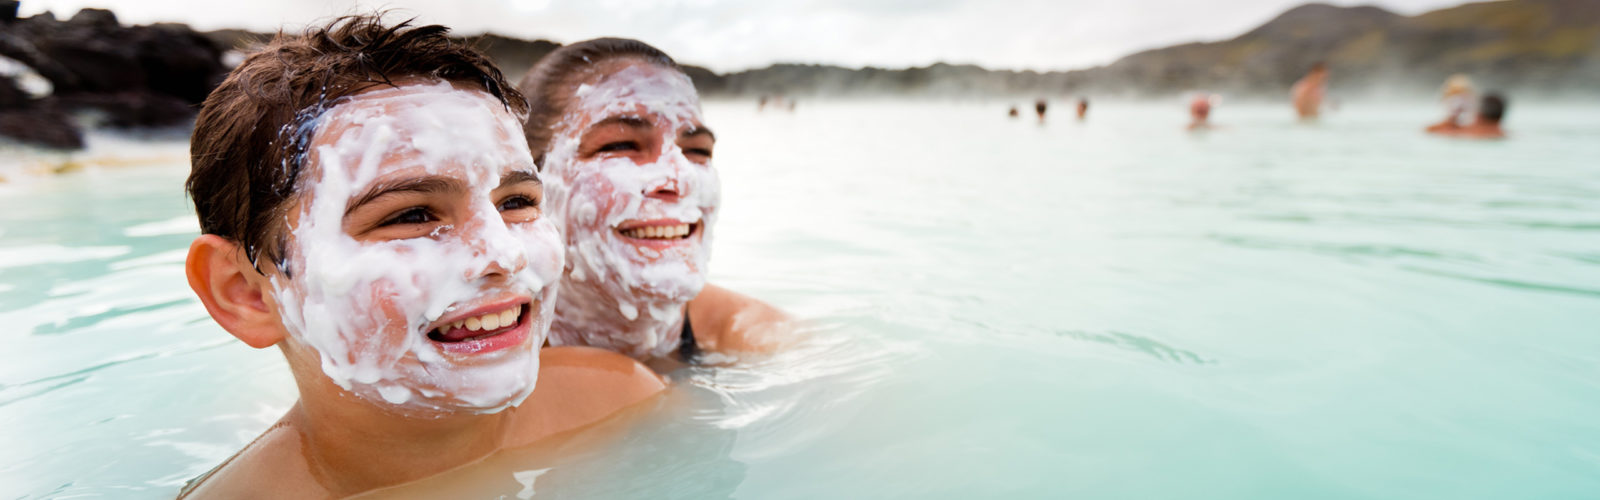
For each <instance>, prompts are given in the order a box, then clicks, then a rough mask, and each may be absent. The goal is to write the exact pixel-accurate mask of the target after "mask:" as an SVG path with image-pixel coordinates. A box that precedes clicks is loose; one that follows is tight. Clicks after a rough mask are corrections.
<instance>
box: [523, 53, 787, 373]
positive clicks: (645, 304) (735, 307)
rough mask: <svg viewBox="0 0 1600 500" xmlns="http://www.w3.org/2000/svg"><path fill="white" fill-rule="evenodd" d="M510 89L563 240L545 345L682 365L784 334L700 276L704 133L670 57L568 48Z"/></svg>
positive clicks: (708, 226)
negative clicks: (523, 113)
mask: <svg viewBox="0 0 1600 500" xmlns="http://www.w3.org/2000/svg"><path fill="white" fill-rule="evenodd" d="M521 88H522V91H523V94H524V95H527V96H528V99H529V102H530V109H531V110H532V111H531V112H530V113H529V116H528V120H527V122H526V123H525V125H524V132H525V133H526V135H527V139H528V146H529V149H530V150H531V151H533V153H534V154H535V155H536V157H537V160H536V162H537V163H538V165H539V166H540V168H541V169H542V170H541V171H542V173H543V174H544V175H545V177H546V178H547V181H546V187H545V192H546V193H547V194H548V195H549V200H550V203H549V212H550V214H551V215H552V216H554V217H555V218H556V219H557V220H558V221H559V222H558V223H559V224H560V225H561V227H562V228H563V232H564V234H565V236H566V242H567V269H566V272H565V273H564V274H563V276H562V281H561V293H560V294H559V296H558V297H559V298H558V301H559V302H560V304H559V305H558V307H557V308H556V309H557V311H558V312H557V314H556V320H555V323H554V325H553V326H552V327H551V334H550V344H551V345H588V346H596V347H603V348H607V349H611V350H615V351H617V352H621V353H623V354H626V355H629V356H633V357H636V358H639V359H646V360H653V359H677V360H680V361H685V362H692V361H694V360H695V358H696V356H697V354H699V353H701V352H717V353H735V352H765V351H770V350H772V349H774V348H776V347H777V346H778V345H779V343H780V342H782V341H783V340H785V339H787V337H788V332H789V328H788V326H787V325H788V323H789V318H788V316H787V315H785V314H784V313H783V312H782V311H780V310H778V309H776V308H774V307H772V306H770V305H767V304H766V303H764V302H761V301H760V300H756V299H754V298H751V297H748V296H745V295H741V294H738V293H735V292H733V291H731V290H728V289H725V288H722V287H718V286H716V285H711V284H707V283H706V278H705V276H706V265H707V263H708V261H709V258H710V251H711V247H710V246H711V235H712V231H713V229H714V227H715V223H716V217H717V213H718V210H719V205H720V199H721V187H720V185H719V181H718V178H717V172H716V170H715V169H714V168H712V165H711V158H712V154H713V149H714V148H715V146H716V136H715V135H714V134H713V133H712V132H711V129H710V128H707V127H706V124H705V121H704V119H703V118H702V116H701V113H700V98H699V95H698V94H697V93H696V92H695V89H694V85H693V83H691V82H690V80H689V77H688V76H686V75H685V74H684V73H683V71H681V70H680V69H678V66H677V64H676V63H675V62H673V60H672V58H671V57H668V56H667V55H666V54H665V53H662V52H661V51H660V50H657V49H656V48H655V47H651V46H649V45H647V44H645V43H643V42H639V41H637V40H627V39H618V38H600V39H595V40H588V41H584V42H578V43H574V44H571V45H567V46H565V47H562V48H560V49H557V50H556V51H555V52H552V53H551V54H549V55H547V56H545V57H544V58H543V59H541V60H540V61H539V63H538V64H537V65H535V66H534V67H533V68H532V69H530V70H529V71H528V74H527V75H526V76H525V77H523V79H522V84H521Z"/></svg>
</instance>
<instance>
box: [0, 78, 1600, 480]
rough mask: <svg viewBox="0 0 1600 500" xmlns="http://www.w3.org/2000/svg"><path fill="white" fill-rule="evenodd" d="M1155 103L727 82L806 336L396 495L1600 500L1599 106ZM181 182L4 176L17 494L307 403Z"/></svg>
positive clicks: (732, 152) (744, 176)
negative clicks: (853, 92) (793, 108)
mask: <svg viewBox="0 0 1600 500" xmlns="http://www.w3.org/2000/svg"><path fill="white" fill-rule="evenodd" d="M1162 104H1166V103H1155V104H1125V103H1124V104H1119V103H1114V102H1104V103H1097V105H1096V107H1097V108H1096V109H1097V111H1096V113H1095V114H1094V115H1093V116H1091V117H1090V119H1089V120H1088V121H1087V122H1082V123H1079V122H1071V121H1059V122H1049V123H1046V124H1044V125H1042V126H1041V125H1036V124H1034V123H1032V122H1031V121H1019V122H1012V121H1009V120H1007V119H1006V118H1005V117H1004V113H1003V110H1004V108H1003V106H990V105H979V104H950V103H942V104H926V103H923V104H919V103H909V102H854V103H825V102H817V103H813V104H812V105H810V106H807V107H806V108H805V109H803V110H801V111H799V112H797V113H794V114H769V115H762V114H757V113H755V111H754V107H753V106H752V105H748V103H712V104H710V105H708V109H707V115H708V119H709V120H710V121H711V122H712V124H713V126H714V127H716V128H717V130H718V136H719V144H718V152H717V154H718V157H717V162H718V166H719V169H720V171H721V175H722V178H723V182H724V186H725V187H724V191H725V194H724V195H725V197H726V199H725V200H724V202H725V206H726V208H727V210H725V211H724V215H723V217H722V220H721V221H720V222H719V224H722V227H720V228H719V230H718V241H717V242H716V257H715V259H714V265H713V266H712V272H713V281H716V282H718V283H720V284H723V285H725V286H729V287H730V288H733V289H737V290H740V291H744V292H747V293H751V294H753V295H756V296H759V297H762V298H765V299H768V300H769V301H771V302H773V303H775V304H778V305H779V306H781V307H784V308H786V309H788V310H790V311H792V312H794V313H796V314H797V315H799V316H802V317H805V318H810V319H811V323H810V324H811V328H812V329H813V330H812V331H811V332H809V334H808V335H809V336H810V337H811V339H812V340H811V341H810V342H808V343H806V344H805V345H803V346H801V347H799V348H796V349H794V350H792V351H788V352H784V353H782V354H780V355H777V356H774V357H772V358H770V359H765V360H759V361H755V362H749V363H745V364H735V365H728V366H706V367H693V368H685V369H682V370H680V371H678V372H675V373H672V374H670V377H671V379H672V382H673V383H672V389H671V390H670V391H669V392H668V393H667V394H666V395H664V396H662V397H661V398H658V399H656V400H654V401H652V402H650V403H648V404H644V405H641V406H640V407H637V408H634V409H632V410H630V411H628V412H626V413H625V414H624V415H619V416H618V417H617V418H615V419H613V420H612V421H610V422H608V423H606V424H603V425H600V426H596V427H594V428H591V429H586V430H583V431H581V432H576V433H573V434H570V435H567V436H563V437H561V438H559V439H557V440H555V441H553V442H552V443H548V446H542V447H535V448H530V449H526V450H515V451H513V452H508V453H506V454H503V455H501V456H497V457H494V458H493V459H490V460H486V461H485V462H483V463H481V464H478V465H476V466H474V467H469V468H466V469H463V470H461V471H457V472H455V473H452V474H451V475H450V476H447V477H442V478H438V479H437V480H435V481H433V482H430V483H425V484H418V485H413V488H411V489H408V490H403V491H395V492H389V493H392V494H396V495H402V496H403V495H406V494H408V493H409V494H415V495H418V496H421V497H428V496H430V494H431V495H432V496H433V497H437V496H438V495H437V493H438V492H439V491H438V488H442V489H443V490H444V491H447V492H452V493H456V494H457V495H456V496H464V497H473V496H487V497H495V496H504V497H506V498H527V497H529V496H530V495H534V494H535V493H536V494H537V496H539V497H545V496H555V497H571V498H637V497H652V498H671V497H687V498H733V497H739V498H749V497H757V498H818V497H840V496H843V497H855V498H874V497H946V498H965V497H985V498H992V497H1015V496H1022V497H1037V496H1042V495H1044V494H1045V493H1046V492H1048V493H1049V495H1047V496H1068V497H1071V496H1077V497H1090V498H1104V497H1161V498H1173V497H1213V498H1215V497H1224V498H1285V497H1304V496H1325V497H1384V498H1395V497H1403V498H1419V497H1434V498H1462V497H1483V498H1511V497H1516V498H1530V497H1581V496H1586V495H1590V494H1592V493H1593V492H1594V491H1600V474H1596V473H1595V471H1596V467H1600V458H1597V457H1600V423H1597V422H1600V335H1597V333H1600V330H1597V329H1596V326H1595V325H1600V287H1597V286H1596V283H1600V251H1597V249H1600V163H1597V162H1594V161H1592V159H1593V158H1597V157H1600V141H1594V140H1592V138H1593V137H1596V136H1597V132H1600V127H1597V126H1596V125H1595V123H1594V121H1593V119H1592V116H1594V114H1595V112H1596V111H1597V110H1596V109H1594V108H1593V107H1592V106H1591V107H1589V108H1584V107H1582V106H1576V105H1560V106H1557V105H1550V106H1539V105H1537V104H1534V105H1519V107H1518V108H1517V109H1515V110H1513V113H1512V115H1511V116H1510V119H1509V122H1508V126H1509V128H1510V129H1511V131H1512V134H1513V138H1512V139H1511V140H1509V141H1504V142H1489V143H1478V142H1461V141H1451V140H1443V139H1438V138H1430V137H1425V136H1423V135H1422V134H1421V133H1420V132H1419V131H1418V130H1417V129H1418V125H1419V124H1420V123H1423V122H1425V121H1426V120H1428V119H1431V118H1432V117H1433V115H1434V111H1435V110H1433V109H1432V108H1430V107H1426V106H1417V107H1406V106H1379V105H1372V106H1367V107H1362V106H1360V105H1349V106H1346V107H1345V108H1344V109H1343V110H1341V111H1340V112H1339V113H1336V114H1334V115H1332V116H1330V117H1328V119H1327V120H1325V121H1324V122H1323V123H1321V124H1320V125H1318V126H1315V127H1303V126H1295V125H1294V124H1293V123H1292V118H1291V117H1290V116H1288V115H1289V113H1288V111H1287V110H1286V109H1282V108H1281V107H1252V106H1248V105H1241V104H1229V105H1226V106H1224V107H1221V108H1219V109H1218V110H1216V114H1215V116H1214V119H1215V120H1216V121H1217V122H1218V123H1220V124H1222V125H1225V126H1226V127H1227V128H1224V129H1221V130H1216V131H1213V132H1211V133H1209V134H1206V135H1205V136H1204V137H1195V136H1191V135H1189V134H1185V133H1183V132H1182V131H1181V128H1182V124H1183V120H1184V117H1183V114H1182V111H1183V110H1182V109H1181V107H1178V108H1174V107H1173V106H1164V105H1162ZM997 110H999V111H997ZM110 147H112V148H113V149H114V148H117V147H126V148H129V151H132V152H133V153H134V154H137V155H141V156H160V155H163V154H168V153H170V152H175V153H173V154H174V156H175V157H177V158H181V157H182V155H181V153H182V150H183V147H184V146H183V145H182V144H167V145H165V146H161V145H148V144H139V145H128V144H120V145H116V144H114V145H113V146H110ZM163 147H164V148H166V149H165V150H163V149H162V148H163ZM168 150H170V151H168ZM102 152H103V151H102ZM109 155H110V156H114V154H109ZM185 173H186V172H185V166H184V165H182V164H181V160H179V161H169V162H168V163H167V164H164V165H159V166H154V167H139V168H105V169H103V168H93V167H91V168H88V169H86V170H84V171H81V172H77V173H72V174H69V175H64V176H58V177H44V178H37V179H29V180H27V181H26V182H15V181H14V182H11V183H10V184H0V321H3V322H4V324H6V325H8V328H6V329H4V330H0V340H4V341H5V343H6V346H7V348H6V349H5V350H3V351H0V424H3V425H0V449H3V450H7V451H6V453H4V454H0V497H6V498H13V497H23V498H44V497H66V496H75V495H85V496H109V497H116V498H160V497H168V496H171V495H172V494H173V493H174V492H175V491H176V489H177V487H178V486H179V485H181V484H182V483H183V482H184V481H185V480H187V479H189V478H192V477H194V476H195V475H197V474H199V473H201V472H203V471H205V470H207V469H209V468H211V467H212V466H215V465H216V464H217V463H219V462H220V461H221V460H223V459H224V458H226V457H227V456H228V455H229V454H231V453H232V452H233V451H235V450H237V449H239V448H240V447H242V446H243V445H244V444H245V443H246V442H248V441H249V440H250V439H252V438H254V437H255V436H256V435H257V434H258V433H259V432H260V431H261V430H262V429H264V428H265V427H266V426H268V425H270V424H271V423H272V422H273V421H275V420H276V419H277V417H278V416H279V415H280V414H281V413H282V411H283V410H284V409H285V408H286V407H288V405H290V404H291V403H292V401H293V399H294V392H293V391H294V389H293V385H292V381H291V380H290V378H289V377H288V374H287V371H286V370H285V368H284V367H283V366H282V361H281V360H280V359H279V357H278V355H277V354H276V353H274V352H270V351H256V350H252V349H249V348H248V347H245V346H243V345H241V344H239V343H238V342H236V341H234V340H232V339H231V337H228V336H227V335H226V334H225V333H223V332H222V331H221V330H220V329H218V328H217V327H216V326H215V325H214V324H212V323H211V321H210V319H209V318H208V317H207V316H206V314H205V312H204V310H203V309H202V308H201V307H200V306H199V304H198V303H197V302H195V301H194V300H193V299H192V298H191V295H190V293H189V291H188V289H187V286H186V285H185V283H184V278H183V270H182V262H183V258H184V252H185V248H186V247H187V244H188V242H189V240H190V239H192V238H193V235H194V232H195V231H196V228H195V224H194V222H193V218H192V216H191V215H190V212H189V210H190V209H189V207H188V204H187V202H186V200H185V199H184V198H183V195H182V187H181V184H182V179H183V177H184V175H185ZM429 488H436V489H434V490H430V489H429Z"/></svg>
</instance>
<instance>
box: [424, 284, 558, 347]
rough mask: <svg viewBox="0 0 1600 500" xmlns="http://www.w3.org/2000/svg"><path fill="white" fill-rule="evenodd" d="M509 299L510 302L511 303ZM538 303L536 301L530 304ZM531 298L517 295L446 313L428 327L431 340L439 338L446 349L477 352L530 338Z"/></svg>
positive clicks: (516, 343)
mask: <svg viewBox="0 0 1600 500" xmlns="http://www.w3.org/2000/svg"><path fill="white" fill-rule="evenodd" d="M506 302H510V304H509V305H508V304H507V303H506ZM531 305H532V306H534V307H537V304H531ZM529 309H530V303H529V302H528V299H526V298H522V297H518V298H516V299H514V300H511V301H500V303H498V304H490V305H486V306H482V307H478V308H475V309H473V310H471V311H467V312H463V313H460V314H447V315H445V318H444V319H441V320H440V321H438V322H436V323H435V324H436V325H438V326H436V327H434V328H433V329H431V330H429V331H428V340H432V341H434V342H438V343H439V344H440V346H441V348H442V349H444V350H445V351H446V352H450V353H454V354H474V353H480V352H489V351H495V350H499V349H505V348H508V347H513V346H516V345H519V344H521V343H523V342H524V341H526V340H527V339H528V330H529V325H531V324H532V322H530V321H528V315H527V312H528V310H529Z"/></svg>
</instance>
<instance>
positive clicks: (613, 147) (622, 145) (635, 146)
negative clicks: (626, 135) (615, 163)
mask: <svg viewBox="0 0 1600 500" xmlns="http://www.w3.org/2000/svg"><path fill="white" fill-rule="evenodd" d="M638 150H639V143H637V142H634V141H617V142H608V143H606V145H604V146H600V149H599V150H598V151H597V152H600V153H609V152H612V151H638Z"/></svg>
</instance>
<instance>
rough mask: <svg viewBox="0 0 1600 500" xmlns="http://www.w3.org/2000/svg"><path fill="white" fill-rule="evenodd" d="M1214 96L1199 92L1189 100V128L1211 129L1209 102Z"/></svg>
mask: <svg viewBox="0 0 1600 500" xmlns="http://www.w3.org/2000/svg"><path fill="white" fill-rule="evenodd" d="M1215 99H1216V96H1213V95H1211V94H1199V95H1196V96H1194V98H1193V99H1190V100H1189V130H1211V128H1212V127H1213V125H1211V103H1212V101H1214V100H1215Z"/></svg>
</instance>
